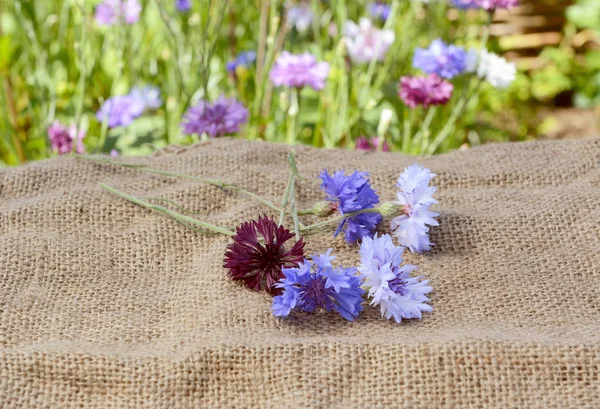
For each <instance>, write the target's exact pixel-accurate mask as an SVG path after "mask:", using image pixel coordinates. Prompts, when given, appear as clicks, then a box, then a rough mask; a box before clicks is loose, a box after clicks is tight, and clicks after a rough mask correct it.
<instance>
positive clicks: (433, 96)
mask: <svg viewBox="0 0 600 409" xmlns="http://www.w3.org/2000/svg"><path fill="white" fill-rule="evenodd" d="M453 90H454V86H453V85H452V84H451V83H450V82H448V81H446V80H444V79H442V78H440V77H438V76H437V75H435V74H430V75H428V76H426V77H402V78H400V93H399V94H400V98H401V99H402V101H403V102H404V103H405V104H406V105H407V106H409V107H411V108H416V107H417V105H423V106H424V107H429V106H431V105H444V104H446V103H447V102H448V101H449V100H450V98H451V97H452V91H453Z"/></svg>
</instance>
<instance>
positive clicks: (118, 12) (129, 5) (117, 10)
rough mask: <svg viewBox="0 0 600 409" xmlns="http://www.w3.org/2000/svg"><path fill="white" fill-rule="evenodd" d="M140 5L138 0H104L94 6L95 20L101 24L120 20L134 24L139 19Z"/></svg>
mask: <svg viewBox="0 0 600 409" xmlns="http://www.w3.org/2000/svg"><path fill="white" fill-rule="evenodd" d="M141 11H142V6H141V5H140V3H139V2H138V0H104V1H103V2H102V3H100V4H98V5H97V6H96V15H95V18H96V22H97V23H98V24H100V25H102V26H112V25H114V24H117V23H119V22H120V21H121V19H122V20H123V21H124V22H125V23H126V24H134V23H137V21H138V20H139V19H140V13H141Z"/></svg>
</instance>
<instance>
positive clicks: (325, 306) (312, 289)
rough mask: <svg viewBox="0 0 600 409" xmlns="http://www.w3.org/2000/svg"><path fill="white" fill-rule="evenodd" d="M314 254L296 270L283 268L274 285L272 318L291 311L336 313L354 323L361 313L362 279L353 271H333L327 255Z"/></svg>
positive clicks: (328, 253)
mask: <svg viewBox="0 0 600 409" xmlns="http://www.w3.org/2000/svg"><path fill="white" fill-rule="evenodd" d="M330 254H331V249H329V250H327V252H326V253H325V254H320V255H317V254H315V255H314V256H313V257H312V261H311V260H304V262H302V263H300V264H299V266H298V267H297V268H284V269H283V275H284V277H283V278H282V279H281V280H280V281H279V283H278V284H277V285H276V287H277V288H279V289H282V290H283V292H282V294H281V295H278V296H276V297H275V298H273V307H272V311H273V315H275V316H276V317H287V316H288V315H289V314H290V313H291V312H292V310H294V309H297V310H299V311H302V312H308V313H314V312H317V311H319V310H325V311H327V312H331V311H336V312H337V313H338V314H340V315H341V316H342V317H343V318H345V319H347V320H348V321H354V319H355V318H356V317H358V314H360V312H361V311H362V310H363V306H362V303H363V295H364V294H365V291H364V290H363V289H362V288H361V282H362V276H361V275H360V274H357V270H356V268H343V267H338V268H334V267H333V266H332V265H331V260H333V259H335V257H332V256H330Z"/></svg>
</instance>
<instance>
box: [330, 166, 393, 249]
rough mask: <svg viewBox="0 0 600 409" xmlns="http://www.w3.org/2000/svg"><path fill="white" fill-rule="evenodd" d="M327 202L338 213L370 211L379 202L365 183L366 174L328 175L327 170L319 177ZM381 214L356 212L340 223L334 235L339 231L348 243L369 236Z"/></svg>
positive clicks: (367, 183) (366, 182) (356, 172)
mask: <svg viewBox="0 0 600 409" xmlns="http://www.w3.org/2000/svg"><path fill="white" fill-rule="evenodd" d="M319 176H320V178H321V180H322V182H323V183H322V184H321V189H322V190H323V191H324V192H325V194H326V197H327V200H328V201H330V202H333V203H334V205H335V206H337V210H338V211H339V212H340V214H342V215H343V214H346V213H350V212H357V211H359V210H366V209H373V208H374V207H375V205H376V204H377V203H379V196H377V194H376V193H375V191H374V190H373V188H372V187H371V185H370V184H369V180H368V179H367V176H368V173H365V172H358V171H355V172H354V173H352V174H351V175H349V176H346V175H345V174H344V171H339V172H336V173H334V174H333V176H332V175H330V174H329V173H328V172H327V169H325V170H323V171H322V172H321V174H320V175H319ZM381 218H382V217H381V215H380V214H379V213H376V212H372V213H368V212H365V213H359V214H357V215H354V216H351V217H348V218H346V219H344V220H343V221H342V222H340V224H339V226H338V229H337V231H336V232H335V235H336V236H337V235H338V234H339V233H340V231H343V232H344V233H345V239H346V242H348V243H350V244H352V243H355V242H357V241H358V240H360V239H362V238H363V237H365V236H369V237H372V236H373V233H374V232H375V228H376V227H377V224H378V223H379V222H380V221H381Z"/></svg>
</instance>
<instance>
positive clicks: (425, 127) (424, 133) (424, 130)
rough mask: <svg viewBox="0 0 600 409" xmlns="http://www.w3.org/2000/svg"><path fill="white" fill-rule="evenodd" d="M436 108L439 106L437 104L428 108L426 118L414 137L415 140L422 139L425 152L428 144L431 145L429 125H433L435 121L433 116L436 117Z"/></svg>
mask: <svg viewBox="0 0 600 409" xmlns="http://www.w3.org/2000/svg"><path fill="white" fill-rule="evenodd" d="M436 110H437V108H436V107H435V106H431V107H429V109H428V110H427V114H426V115H425V119H424V120H423V124H422V125H421V128H420V129H419V131H418V132H417V133H416V135H415V136H413V139H412V140H413V141H415V142H418V141H419V140H422V146H423V151H424V152H425V151H426V150H427V146H429V127H430V125H431V121H433V118H434V117H435V113H436Z"/></svg>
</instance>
